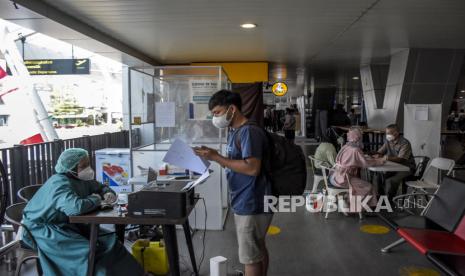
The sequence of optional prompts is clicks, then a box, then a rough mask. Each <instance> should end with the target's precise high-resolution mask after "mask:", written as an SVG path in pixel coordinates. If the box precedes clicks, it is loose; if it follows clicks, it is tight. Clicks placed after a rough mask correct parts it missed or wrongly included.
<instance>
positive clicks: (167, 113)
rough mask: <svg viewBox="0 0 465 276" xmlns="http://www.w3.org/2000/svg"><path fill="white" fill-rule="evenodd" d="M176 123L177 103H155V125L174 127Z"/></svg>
mask: <svg viewBox="0 0 465 276" xmlns="http://www.w3.org/2000/svg"><path fill="white" fill-rule="evenodd" d="M175 124H176V105H175V104H174V102H157V103H155V126H156V127H174V126H175Z"/></svg>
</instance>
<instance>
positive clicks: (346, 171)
mask: <svg viewBox="0 0 465 276" xmlns="http://www.w3.org/2000/svg"><path fill="white" fill-rule="evenodd" d="M362 148H363V142H362V131H361V130H360V129H359V128H356V127H353V128H351V129H350V130H349V132H348V133H347V143H346V144H345V145H344V146H343V147H342V148H341V150H340V151H339V153H338V155H337V156H336V168H335V169H336V171H335V172H334V173H333V174H331V176H330V182H331V184H332V185H334V186H335V187H338V188H344V189H349V195H350V202H351V203H353V202H354V201H353V200H354V197H355V196H361V197H362V198H364V197H365V196H368V195H370V196H372V197H371V199H370V200H369V201H368V205H369V206H376V203H377V200H376V192H375V190H374V188H373V185H372V184H371V183H369V182H367V181H364V180H362V179H361V178H360V169H361V168H367V167H372V166H379V165H382V164H384V162H385V160H384V159H366V158H365V156H364V155H363V151H362ZM347 179H349V182H350V186H349V183H348V181H347ZM351 211H354V209H353V205H352V204H351Z"/></svg>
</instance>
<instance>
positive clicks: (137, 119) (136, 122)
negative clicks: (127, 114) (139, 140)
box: [133, 117, 142, 125]
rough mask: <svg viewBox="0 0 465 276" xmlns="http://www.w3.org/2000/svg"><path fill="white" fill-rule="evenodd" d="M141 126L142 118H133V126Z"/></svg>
mask: <svg viewBox="0 0 465 276" xmlns="http://www.w3.org/2000/svg"><path fill="white" fill-rule="evenodd" d="M141 124H142V118H141V117H134V123H133V125H141Z"/></svg>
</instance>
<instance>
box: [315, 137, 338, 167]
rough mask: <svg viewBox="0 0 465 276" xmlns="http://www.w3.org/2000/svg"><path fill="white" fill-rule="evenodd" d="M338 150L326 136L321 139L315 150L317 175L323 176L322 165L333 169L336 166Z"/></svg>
mask: <svg viewBox="0 0 465 276" xmlns="http://www.w3.org/2000/svg"><path fill="white" fill-rule="evenodd" d="M336 155H337V152H336V148H335V147H334V145H333V144H331V142H330V139H329V138H327V137H326V136H323V137H321V143H320V144H319V145H318V147H317V148H316V150H315V159H316V160H318V161H317V162H315V173H316V174H319V175H321V165H325V166H327V167H330V168H331V167H333V166H334V164H336Z"/></svg>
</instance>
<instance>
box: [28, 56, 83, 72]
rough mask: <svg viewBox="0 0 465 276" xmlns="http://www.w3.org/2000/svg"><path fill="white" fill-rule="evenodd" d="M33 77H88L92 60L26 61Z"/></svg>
mask: <svg viewBox="0 0 465 276" xmlns="http://www.w3.org/2000/svg"><path fill="white" fill-rule="evenodd" d="M24 64H25V65H26V68H27V70H28V71H29V74H31V75H33V76H34V75H88V74H90V59H88V58H83V59H29V60H25V61H24Z"/></svg>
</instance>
